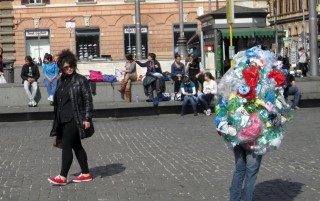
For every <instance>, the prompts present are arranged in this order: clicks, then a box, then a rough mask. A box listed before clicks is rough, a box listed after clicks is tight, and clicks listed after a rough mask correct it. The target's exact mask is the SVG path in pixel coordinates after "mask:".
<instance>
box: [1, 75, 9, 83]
mask: <svg viewBox="0 0 320 201" xmlns="http://www.w3.org/2000/svg"><path fill="white" fill-rule="evenodd" d="M6 83H7V80H6V78H4V76H3V75H1V76H0V84H6Z"/></svg>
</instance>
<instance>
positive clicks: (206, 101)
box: [198, 94, 214, 110]
mask: <svg viewBox="0 0 320 201" xmlns="http://www.w3.org/2000/svg"><path fill="white" fill-rule="evenodd" d="M213 97H214V95H213V94H201V95H200V96H199V97H198V100H199V102H200V105H201V106H202V108H203V109H205V110H207V109H210V103H211V100H212V98H213Z"/></svg>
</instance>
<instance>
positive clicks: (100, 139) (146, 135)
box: [0, 108, 320, 201]
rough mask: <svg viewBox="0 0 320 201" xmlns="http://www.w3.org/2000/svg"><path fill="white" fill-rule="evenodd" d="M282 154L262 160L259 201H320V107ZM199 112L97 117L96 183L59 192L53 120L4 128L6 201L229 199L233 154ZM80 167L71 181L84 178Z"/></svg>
mask: <svg viewBox="0 0 320 201" xmlns="http://www.w3.org/2000/svg"><path fill="white" fill-rule="evenodd" d="M294 115H295V120H294V121H292V122H290V123H289V124H287V134H286V138H285V141H284V144H283V145H282V147H281V149H280V150H278V151H274V152H272V153H269V154H268V155H266V156H265V157H264V158H263V161H262V166H261V170H260V174H259V177H258V181H257V185H256V196H255V200H267V201H275V200H281V201H283V200H285V201H289V200H290V201H291V200H312V201H313V200H320V185H319V184H320V181H319V179H320V169H319V164H320V163H319V162H320V161H319V158H320V153H319V150H320V149H319V144H320V141H319V130H320V124H319V119H320V108H311V109H301V110H300V111H294ZM213 121H214V117H207V116H204V115H202V114H200V115H199V116H198V117H194V116H193V115H186V116H184V117H180V116H178V115H160V116H154V117H142V118H127V119H95V128H96V133H95V135H94V136H93V137H92V138H90V139H86V140H84V141H83V144H84V147H85V149H86V151H87V153H88V157H89V165H90V171H91V173H92V175H93V177H94V181H92V182H88V183H80V184H75V183H69V184H68V185H66V186H64V187H58V186H52V185H50V184H49V182H48V181H47V178H48V177H49V176H56V175H57V174H58V173H59V170H60V165H61V162H60V157H61V151H60V150H59V149H56V148H53V147H52V141H53V139H52V138H49V137H48V134H49V130H50V126H51V121H37V122H35V121H32V122H31V121H30V122H17V123H0V133H1V141H0V200H5V201H6V200H21V201H26V200H31V201H33V200H38V201H44V200H52V201H57V200H88V201H94V200H97V201H98V200H99V201H118V200H119V201H126V200H132V201H136V200H137V201H138V200H139V201H148V200H153V201H160V200H161V201H198V200H219V201H220V200H221V201H223V200H228V197H229V196H228V188H229V185H230V181H231V176H232V171H233V165H234V164H233V156H232V153H231V151H230V150H227V149H226V148H225V146H224V143H223V140H222V139H221V138H220V137H219V136H218V135H217V134H216V132H215V129H214V126H213ZM79 170H80V168H79V165H78V163H77V162H76V161H74V163H73V164H72V168H71V170H70V172H69V179H72V178H73V177H74V176H75V175H77V174H78V173H79Z"/></svg>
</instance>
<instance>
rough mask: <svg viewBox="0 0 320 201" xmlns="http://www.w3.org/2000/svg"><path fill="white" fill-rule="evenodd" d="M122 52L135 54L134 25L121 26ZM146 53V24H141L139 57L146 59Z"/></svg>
mask: <svg viewBox="0 0 320 201" xmlns="http://www.w3.org/2000/svg"><path fill="white" fill-rule="evenodd" d="M123 34H124V52H125V53H126V54H133V56H134V57H135V56H136V28H135V25H128V26H124V27H123ZM147 55H148V26H141V57H142V59H146V58H147Z"/></svg>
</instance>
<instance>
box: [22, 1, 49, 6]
mask: <svg viewBox="0 0 320 201" xmlns="http://www.w3.org/2000/svg"><path fill="white" fill-rule="evenodd" d="M49 3H50V0H21V4H22V5H26V4H29V5H32V4H49Z"/></svg>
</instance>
